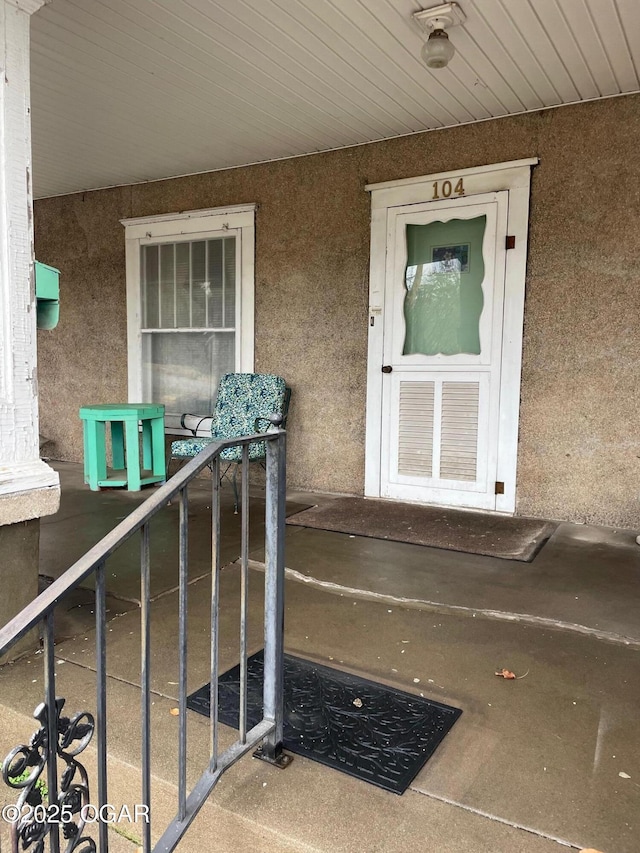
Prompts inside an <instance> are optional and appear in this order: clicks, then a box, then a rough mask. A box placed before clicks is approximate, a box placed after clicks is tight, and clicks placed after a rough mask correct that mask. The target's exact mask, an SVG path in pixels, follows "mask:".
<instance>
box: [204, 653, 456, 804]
mask: <svg viewBox="0 0 640 853" xmlns="http://www.w3.org/2000/svg"><path fill="white" fill-rule="evenodd" d="M263 673H264V658H263V652H262V651H260V652H257V653H256V654H255V655H252V656H251V657H250V658H249V660H248V666H247V693H248V696H247V719H248V725H249V726H250V727H251V726H254V725H257V723H259V722H260V720H261V719H262V681H263ZM284 701H285V725H284V746H285V748H286V749H288V750H290V751H291V752H294V753H296V754H298V755H304V756H305V757H306V758H310V759H312V760H313V761H318V762H319V763H320V764H325V765H326V766H327V767H333V768H334V769H335V770H341V771H342V772H343V773H348V774H349V775H350V776H355V777H356V778H357V779H362V780H363V781H365V782H370V783H372V784H373V785H377V786H378V787H380V788H384V789H385V790H387V791H392V792H393V793H394V794H402V793H404V791H406V789H407V787H408V786H409V785H410V784H411V782H412V780H413V779H414V778H415V776H416V775H417V774H418V772H419V771H420V770H421V769H422V767H424V765H425V763H426V762H427V761H428V759H429V758H430V757H431V756H432V755H433V753H434V752H435V750H436V747H437V746H438V744H439V743H440V742H441V741H442V739H443V738H444V737H445V735H446V734H447V733H448V732H449V730H450V729H451V727H452V726H453V724H454V723H455V721H456V720H457V719H458V717H459V716H460V714H461V713H462V711H461V710H460V709H459V708H452V707H451V706H449V705H443V704H441V703H440V702H432V701H431V700H429V699H423V698H422V697H421V696H414V695H413V694H411V693H405V692H403V691H401V690H395V689H393V688H392V687H386V686H385V685H383V684H376V683H375V682H373V681H367V680H366V679H364V678H358V677H357V676H354V675H349V674H348V673H345V672H341V671H339V670H336V669H331V668H330V667H327V666H321V665H319V664H316V663H312V662H311V661H308V660H303V659H302V658H297V657H293V656H292V655H285V656H284ZM218 702H219V716H218V719H219V720H220V722H221V723H224V724H225V725H227V726H231V727H232V728H235V729H237V728H238V714H239V706H240V666H239V665H238V666H235V667H234V668H233V669H230V670H229V671H228V672H225V673H224V675H222V676H221V677H220V684H219V688H218ZM187 707H188V708H191V710H193V711H197V712H198V713H200V714H203V715H204V716H206V717H208V716H209V685H208V684H205V686H204V687H201V688H200V689H199V690H197V691H196V692H195V693H192V694H191V695H190V696H189V697H188V698H187Z"/></svg>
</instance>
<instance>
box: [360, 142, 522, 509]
mask: <svg viewBox="0 0 640 853" xmlns="http://www.w3.org/2000/svg"><path fill="white" fill-rule="evenodd" d="M536 163H537V160H535V159H530V160H519V161H512V162H509V163H496V164H491V165H485V166H478V167H475V168H470V169H462V170H460V171H458V172H448V173H439V174H435V175H425V176H421V177H417V178H405V179H401V180H399V181H389V182H386V183H382V184H372V185H370V186H368V187H367V190H368V191H370V192H371V268H370V286H369V354H368V367H367V434H366V464H365V495H366V496H368V497H386V498H391V499H396V500H405V501H413V502H417V503H426V504H435V505H442V506H459V507H467V508H470V509H485V510H496V511H499V512H514V510H515V505H516V467H517V466H516V463H517V451H518V415H519V404H520V374H521V363H522V331H523V317H524V290H525V271H526V259H527V234H528V218H529V191H530V182H531V168H532V166H535V164H536Z"/></svg>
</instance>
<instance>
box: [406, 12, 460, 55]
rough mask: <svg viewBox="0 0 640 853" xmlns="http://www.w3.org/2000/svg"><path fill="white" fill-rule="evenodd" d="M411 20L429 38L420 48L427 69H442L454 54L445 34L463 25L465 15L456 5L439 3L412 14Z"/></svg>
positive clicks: (454, 50) (453, 49)
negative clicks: (452, 28)
mask: <svg viewBox="0 0 640 853" xmlns="http://www.w3.org/2000/svg"><path fill="white" fill-rule="evenodd" d="M412 17H413V20H414V21H415V22H416V24H417V25H418V26H419V27H420V29H421V30H422V32H423V33H424V34H425V35H426V34H428V36H429V38H428V39H427V42H426V44H425V45H424V46H423V48H422V59H423V60H424V63H425V65H426V66H427V68H444V67H445V66H446V65H448V63H449V61H450V60H451V58H452V57H453V55H454V53H455V52H456V49H455V47H454V46H453V45H452V44H451V42H450V41H449V36H448V34H447V33H446V32H445V31H446V30H448V29H450V28H451V27H456V26H458V24H463V23H464V22H465V20H466V15H465V14H464V12H463V11H462V9H461V8H460V6H459V5H458V4H457V3H454V2H451V3H441V4H440V5H439V6H432V7H431V8H430V9H421V10H420V11H419V12H414V13H413V15H412Z"/></svg>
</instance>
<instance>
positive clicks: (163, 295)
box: [160, 243, 176, 329]
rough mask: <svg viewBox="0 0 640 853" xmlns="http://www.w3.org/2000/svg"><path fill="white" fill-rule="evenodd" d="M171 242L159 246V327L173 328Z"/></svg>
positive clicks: (174, 322)
mask: <svg viewBox="0 0 640 853" xmlns="http://www.w3.org/2000/svg"><path fill="white" fill-rule="evenodd" d="M174 252H175V248H174V245H173V243H167V244H165V245H164V246H160V328H161V329H174V328H175V325H176V311H175V304H176V303H175V296H176V292H175V286H174V284H175V282H174V277H173V275H174V263H173V261H174Z"/></svg>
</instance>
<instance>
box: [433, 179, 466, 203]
mask: <svg viewBox="0 0 640 853" xmlns="http://www.w3.org/2000/svg"><path fill="white" fill-rule="evenodd" d="M451 193H454V194H455V195H464V183H463V182H462V178H458V182H457V184H456V185H455V187H454V186H453V183H452V182H451V181H434V182H433V196H432V201H433V200H434V199H437V198H449V196H450V195H451Z"/></svg>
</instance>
